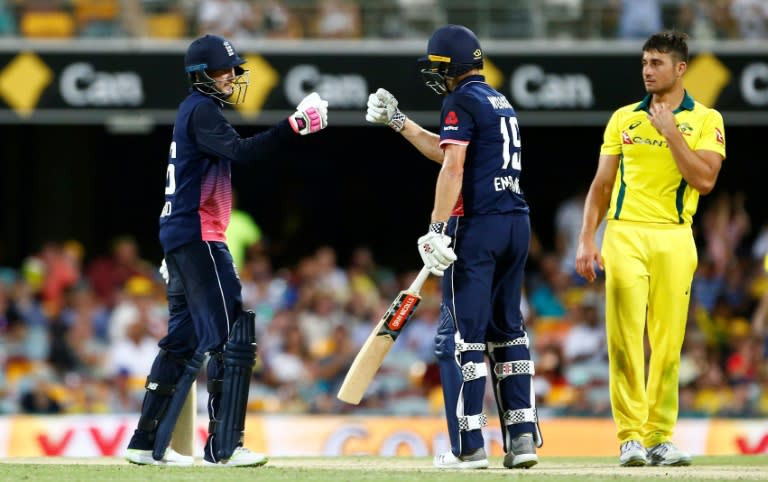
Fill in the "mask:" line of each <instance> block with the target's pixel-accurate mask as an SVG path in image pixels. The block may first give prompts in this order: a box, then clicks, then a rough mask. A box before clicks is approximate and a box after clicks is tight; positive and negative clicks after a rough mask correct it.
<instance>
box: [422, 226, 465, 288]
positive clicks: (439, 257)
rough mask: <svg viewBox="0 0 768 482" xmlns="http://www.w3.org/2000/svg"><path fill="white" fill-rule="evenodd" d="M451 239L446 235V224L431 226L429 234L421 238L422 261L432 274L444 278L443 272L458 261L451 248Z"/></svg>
mask: <svg viewBox="0 0 768 482" xmlns="http://www.w3.org/2000/svg"><path fill="white" fill-rule="evenodd" d="M450 244H451V237H450V236H448V235H447V234H445V223H442V222H438V223H432V224H430V225H429V232H428V233H427V234H425V235H424V236H422V237H420V238H419V241H418V247H419V254H420V255H421V260H422V261H424V266H426V267H427V269H428V270H429V272H430V273H432V274H433V275H435V276H442V275H443V271H445V270H446V269H448V266H450V265H451V263H453V262H454V261H456V253H454V252H453V249H452V248H451V246H450Z"/></svg>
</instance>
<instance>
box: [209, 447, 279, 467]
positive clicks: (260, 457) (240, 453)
mask: <svg viewBox="0 0 768 482" xmlns="http://www.w3.org/2000/svg"><path fill="white" fill-rule="evenodd" d="M267 461H269V459H268V458H267V456H266V455H264V454H260V453H258V452H251V451H250V450H248V449H247V448H245V447H237V448H235V451H234V452H232V456H231V457H229V458H228V459H227V460H219V461H218V462H210V461H208V460H203V465H205V466H206V467H258V466H260V465H264V464H266V463H267Z"/></svg>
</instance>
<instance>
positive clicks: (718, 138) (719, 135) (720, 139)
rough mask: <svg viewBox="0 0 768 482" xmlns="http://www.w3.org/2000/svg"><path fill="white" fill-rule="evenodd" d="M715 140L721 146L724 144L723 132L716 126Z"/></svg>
mask: <svg viewBox="0 0 768 482" xmlns="http://www.w3.org/2000/svg"><path fill="white" fill-rule="evenodd" d="M715 141H717V143H718V144H720V145H721V146H722V145H723V144H725V137H723V133H722V131H721V130H720V129H719V128H718V127H715Z"/></svg>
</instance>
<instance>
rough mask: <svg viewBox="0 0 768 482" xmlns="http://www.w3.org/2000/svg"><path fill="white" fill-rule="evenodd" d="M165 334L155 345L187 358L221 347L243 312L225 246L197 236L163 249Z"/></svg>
mask: <svg viewBox="0 0 768 482" xmlns="http://www.w3.org/2000/svg"><path fill="white" fill-rule="evenodd" d="M165 262H166V264H167V265H168V274H169V277H170V278H169V282H168V309H169V315H170V318H169V320H168V334H167V335H166V336H165V337H164V338H163V339H162V340H160V343H159V346H160V348H162V349H164V350H167V351H168V352H169V353H171V354H174V355H177V356H179V357H180V358H182V359H186V358H188V357H189V356H191V355H193V354H194V353H206V352H210V351H221V347H222V346H223V344H224V343H225V342H226V340H227V338H228V336H229V332H230V329H231V327H232V325H233V324H234V322H235V320H236V319H237V317H238V315H239V314H240V312H241V311H242V294H241V290H242V287H241V285H240V278H239V277H238V275H237V271H236V269H235V266H234V263H233V262H232V255H231V254H230V253H229V249H228V248H227V245H226V244H225V243H222V242H216V241H197V242H192V243H189V244H185V245H183V246H180V247H178V248H176V249H174V250H172V251H170V252H168V253H165Z"/></svg>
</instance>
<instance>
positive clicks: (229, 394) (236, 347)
mask: <svg viewBox="0 0 768 482" xmlns="http://www.w3.org/2000/svg"><path fill="white" fill-rule="evenodd" d="M223 357H224V382H223V388H222V392H221V404H220V406H219V410H220V412H221V420H220V421H219V423H218V424H217V425H216V434H215V439H216V447H217V449H216V456H217V457H218V460H226V459H229V458H230V457H231V456H232V452H234V451H235V448H237V446H238V445H240V444H241V443H242V439H243V432H244V431H245V410H246V407H247V405H248V388H249V385H250V382H251V375H252V373H253V366H254V364H255V363H256V315H255V314H254V313H253V312H252V311H246V312H243V314H242V315H241V316H240V317H239V318H238V319H237V321H236V322H235V325H234V326H233V327H232V332H231V333H230V337H229V340H228V341H227V344H226V345H225V347H224V353H223Z"/></svg>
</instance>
